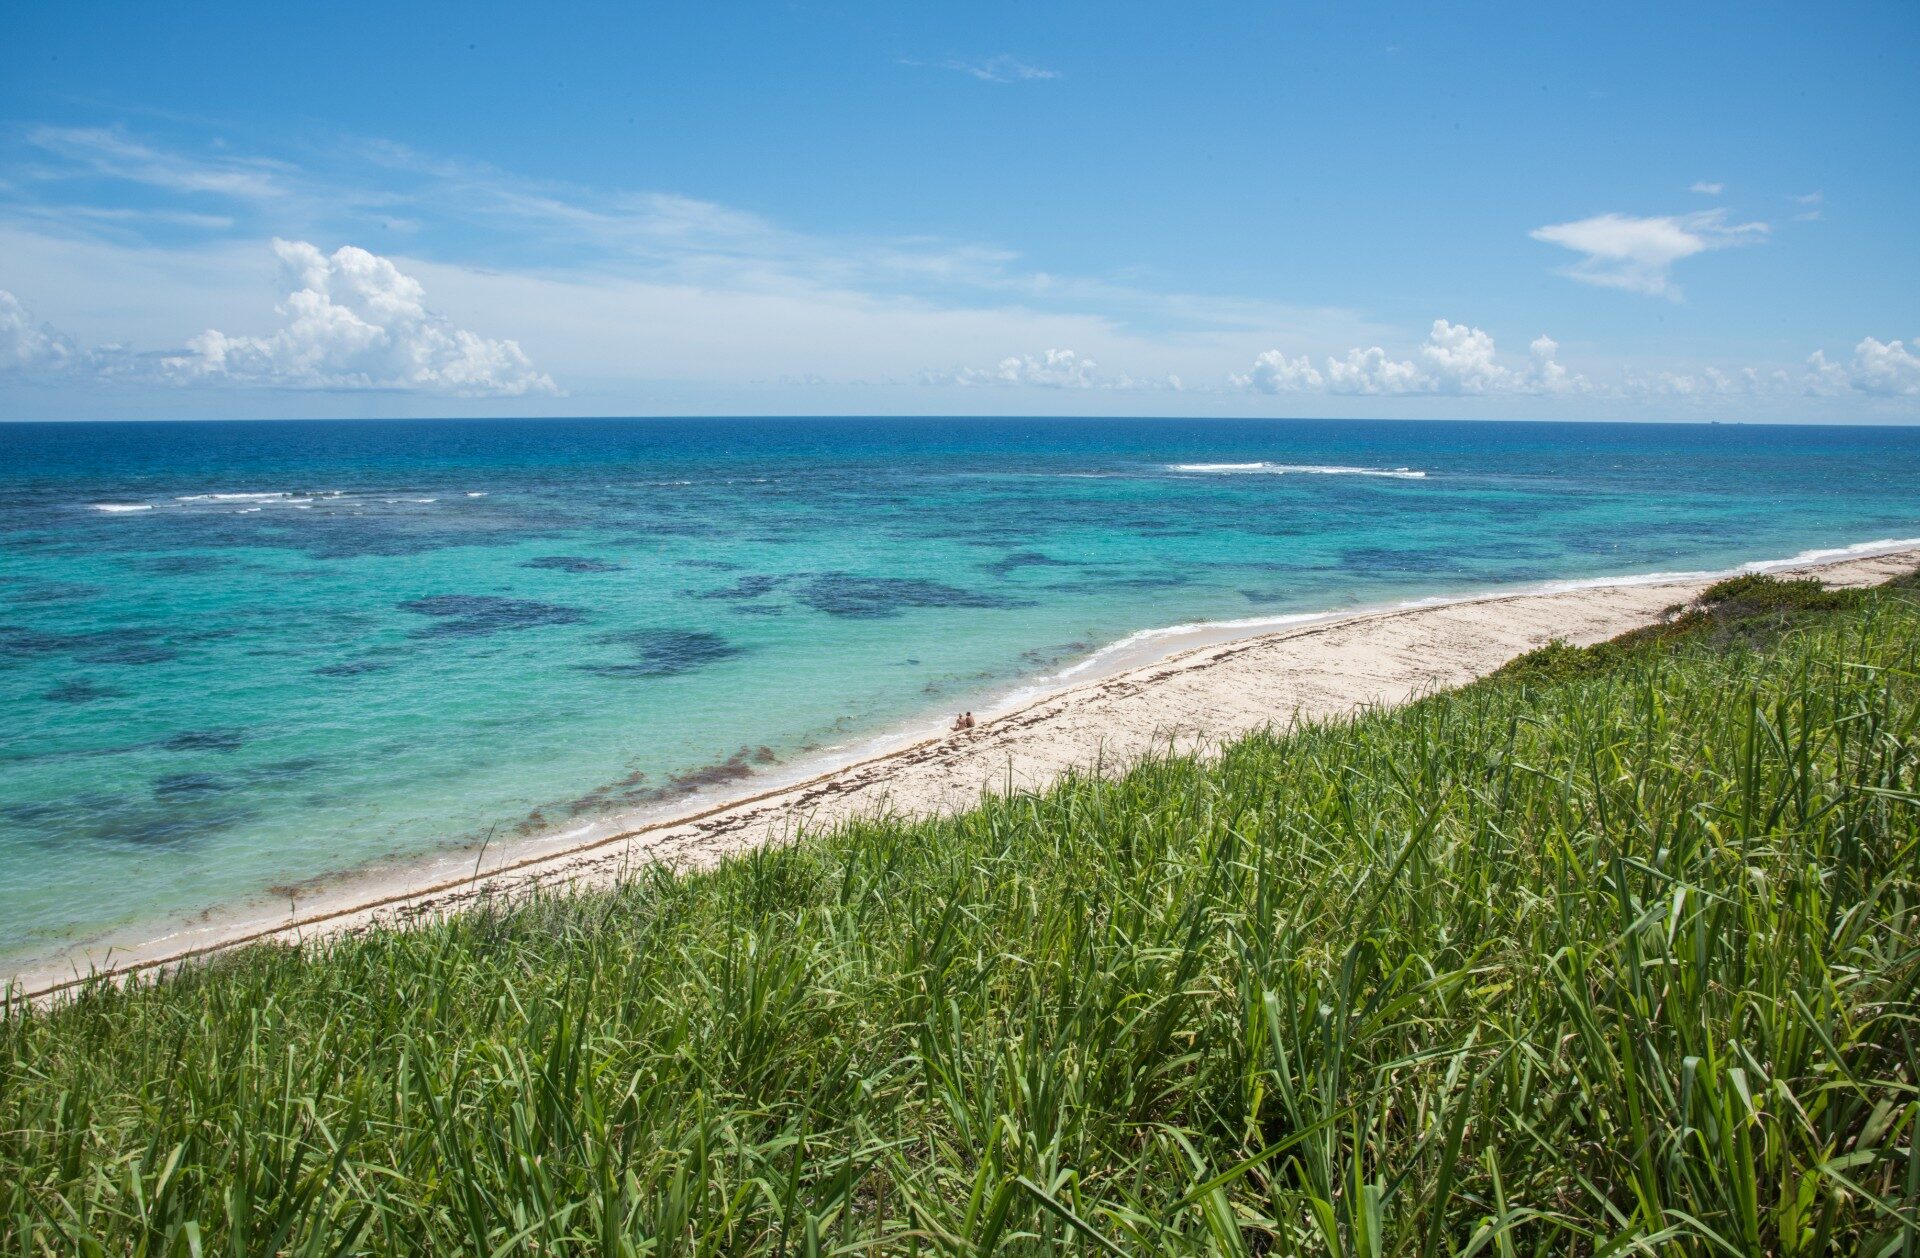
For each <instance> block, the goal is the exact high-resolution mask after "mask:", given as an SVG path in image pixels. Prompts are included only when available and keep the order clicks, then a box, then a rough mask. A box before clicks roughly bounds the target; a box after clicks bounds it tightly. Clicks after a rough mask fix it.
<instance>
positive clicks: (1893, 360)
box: [1622, 336, 1920, 399]
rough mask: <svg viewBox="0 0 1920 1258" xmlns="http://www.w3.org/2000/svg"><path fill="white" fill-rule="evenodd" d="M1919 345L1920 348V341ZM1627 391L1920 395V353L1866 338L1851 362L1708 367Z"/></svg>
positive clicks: (1822, 356)
mask: <svg viewBox="0 0 1920 1258" xmlns="http://www.w3.org/2000/svg"><path fill="white" fill-rule="evenodd" d="M1915 347H1916V348H1920V339H1916V341H1915ZM1622 391H1623V392H1625V393H1627V394H1630V395H1632V394H1652V395H1658V396H1665V397H1680V398H1701V399H1711V398H1737V397H1858V396H1865V397H1873V398H1911V397H1920V354H1916V353H1915V352H1914V351H1913V350H1912V349H1909V348H1908V347H1907V345H1906V344H1904V343H1903V342H1901V341H1897V340H1895V341H1882V340H1879V339H1878V338H1876V337H1871V336H1869V337H1864V338H1862V339H1861V341H1860V343H1859V344H1857V345H1855V346H1854V347H1853V354H1852V356H1851V357H1850V358H1847V359H1843V360H1840V361H1835V360H1834V359H1831V358H1828V357H1827V354H1826V351H1825V350H1815V351H1814V352H1813V353H1812V354H1810V355H1808V356H1807V361H1806V365H1805V367H1804V368H1803V369H1801V370H1799V371H1792V370H1788V369H1786V368H1773V369H1772V370H1765V369H1761V368H1756V367H1736V368H1730V369H1729V368H1721V367H1704V368H1701V369H1700V370H1698V371H1681V372H1672V371H1663V372H1659V373H1658V374H1655V375H1651V376H1646V375H1629V376H1628V377H1627V378H1626V380H1625V383H1624V386H1623V390H1622Z"/></svg>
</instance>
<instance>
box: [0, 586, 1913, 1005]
mask: <svg viewBox="0 0 1920 1258" xmlns="http://www.w3.org/2000/svg"><path fill="white" fill-rule="evenodd" d="M1917 565H1920V550H1917V549H1906V550H1897V551H1892V552H1889V553H1884V554H1876V555H1870V556H1849V557H1844V558H1838V559H1834V560H1832V561H1828V562H1824V563H1818V564H1804V565H1798V566H1794V567H1784V568H1783V567H1773V568H1772V570H1774V571H1776V572H1779V573H1780V574H1781V575H1811V576H1818V577H1819V578H1820V579H1822V580H1823V581H1825V582H1827V583H1828V584H1830V585H1836V586H1865V585H1873V584H1878V583H1879V582H1882V581H1885V580H1887V579H1888V578H1890V577H1893V576H1897V575H1899V574H1900V573H1903V572H1908V571H1912V570H1913V569H1914V568H1915V567H1916V566H1917ZM1715 579H1716V578H1715V577H1714V576H1708V575H1691V576H1681V577H1674V578H1671V579H1669V578H1649V579H1636V580H1633V581H1631V582H1630V583H1620V584H1611V585H1597V586H1591V587H1585V588H1573V589H1561V590H1548V591H1545V592H1534V593H1516V594H1500V595H1491V596H1487V597H1482V598H1472V599H1464V600H1459V601H1454V602H1447V603H1440V604H1436V605H1430V606H1415V607H1406V608H1399V609H1394V610H1388V611H1378V612H1369V613H1359V614H1354V615H1347V616H1335V617H1327V618H1322V619H1317V620H1314V621H1313V622H1311V623H1306V624H1299V625H1294V626H1290V627H1287V628H1283V629H1280V630H1278V631H1269V632H1251V633H1250V635H1243V636H1239V637H1234V638H1231V639H1229V640H1227V641H1216V640H1212V639H1214V638H1216V637H1217V636H1218V634H1219V633H1220V630H1219V629H1218V628H1212V629H1210V628H1208V627H1205V626H1199V627H1195V628H1194V630H1193V632H1192V634H1191V635H1190V636H1187V637H1185V638H1184V639H1183V638H1182V637H1180V636H1178V635H1175V636H1170V637H1163V638H1158V639H1156V640H1155V646H1156V647H1157V649H1159V650H1162V651H1167V652H1170V653H1167V654H1164V655H1163V656H1162V657H1161V658H1158V659H1154V660H1153V661H1152V662H1149V663H1145V664H1139V665H1136V666H1133V667H1129V668H1125V669H1124V670H1123V671H1117V672H1113V673H1110V674H1108V675H1105V676H1099V677H1095V678H1092V679H1090V680H1086V681H1082V682H1078V683H1077V684H1071V685H1067V686H1064V687H1062V688H1060V689H1056V690H1053V691H1051V692H1049V693H1045V694H1042V695H1039V696H1038V697H1033V698H1030V699H1027V700H1025V701H1022V702H1019V703H1018V704H1016V705H1015V706H1012V707H1011V708H1010V709H1009V710H1005V711H1002V712H999V713H990V714H977V715H979V716H980V720H979V723H978V725H977V726H976V727H975V728H974V729H972V730H968V731H965V732H961V733H948V734H943V735H939V736H935V737H925V738H919V739H915V740H910V741H905V742H902V743H900V744H898V745H894V746H892V747H888V748H886V749H884V750H881V751H879V752H878V753H877V754H874V755H872V756H869V757H867V758H865V759H861V760H857V761H855V762H853V763H851V764H845V765H841V766H838V767H835V768H833V769H831V770H830V771H827V772H823V773H820V774H817V775H815V776H812V777H808V778H806V779H804V780H801V781H798V782H794V783H791V784H785V785H780V786H776V787H771V788H769V789H763V790H761V791H759V792H758V793H755V794H751V795H745V796H744V797H738V798H733V799H730V800H725V801H720V802H716V803H713V804H711V805H710V806H707V807H704V808H700V809H698V810H697V811H692V812H684V811H683V812H682V814H681V815H679V816H675V817H669V818H665V819H662V820H659V821H656V822H653V823H650V824H647V825H643V826H636V827H633V828H630V829H625V830H622V831H619V832H617V833H614V834H610V835H603V836H598V837H594V838H592V839H590V840H588V841H585V842H579V841H575V842H572V843H571V844H568V843H566V842H564V841H562V842H556V841H554V840H548V841H546V842H545V843H537V842H536V843H524V844H516V845H514V846H510V847H502V848H499V849H495V850H489V851H483V852H482V853H481V855H480V858H479V859H476V858H475V857H474V856H473V855H472V854H470V853H469V854H467V855H465V856H461V855H458V854H455V855H453V856H450V857H447V858H443V859H439V860H435V861H433V862H429V863H425V864H420V865H413V866H408V867H404V868H400V869H388V870H374V871H369V872H367V873H365V874H361V875H353V876H349V877H346V878H342V879H340V880H338V881H336V882H334V883H332V884H330V885H327V886H322V887H318V888H312V889H309V890H307V891H306V892H304V893H303V894H300V895H298V896H296V898H295V899H294V902H293V904H292V906H291V908H289V906H287V905H285V904H282V905H281V906H279V907H278V908H267V909H262V908H255V909H252V910H237V911H232V912H228V911H224V910H217V909H216V910H210V911H209V913H208V914H207V916H206V917H205V919H204V920H203V921H201V922H199V923H196V924H194V925H193V926H191V927H189V928H185V929H176V930H173V931H170V932H169V933H167V934H166V935H164V936H160V937H156V938H152V939H148V940H145V941H139V942H135V943H133V944H132V945H128V944H127V943H126V942H125V941H124V940H123V941H117V942H115V943H114V944H113V945H112V946H111V947H109V946H107V945H105V944H100V945H94V946H90V947H85V948H77V949H75V950H74V951H73V952H72V953H70V954H69V955H67V956H66V957H63V958H61V959H59V960H57V961H55V962H51V963H48V964H45V965H42V966H38V967H35V968H34V969H30V970H28V971H26V972H24V973H22V974H20V975H19V976H18V981H19V982H20V984H21V987H22V989H23V990H24V991H25V992H26V993H28V994H30V995H34V996H48V995H53V994H55V993H57V992H59V991H61V990H63V989H65V988H68V987H71V986H73V985H74V984H75V983H76V982H77V981H78V979H77V977H76V976H78V975H84V974H86V973H88V972H89V971H97V972H111V973H116V974H121V975H126V974H135V973H145V972H151V971H153V970H156V969H164V968H167V967H169V966H174V965H178V964H180V963H182V962H184V961H188V960H191V959H193V958H195V957H201V956H206V955H209V954H211V953H214V952H218V951H221V950H223V949H227V948H232V947H236V946H239V945H242V944H245V943H249V942H254V941H260V940H275V941H279V942H292V941H301V940H307V941H311V940H316V939H324V938H328V937H332V936H337V935H341V934H347V933H352V932H356V931H363V930H366V929H369V928H371V927H374V926H380V925H404V924H406V923H409V922H415V921H420V920H423V919H429V918H432V917H434V916H437V915H441V914H445V913H449V912H456V911H458V910H459V909H461V908H462V907H464V906H467V905H469V904H472V903H473V902H475V901H476V900H478V899H481V898H483V897H495V898H500V897H504V898H507V899H512V898H513V897H516V896H521V895H525V894H527V893H529V892H532V891H534V890H536V889H542V888H546V889H554V888H582V889H585V888H592V887H599V886H606V885H609V884H611V883H613V882H616V881H617V880H618V879H619V878H620V877H622V876H623V874H625V873H627V872H629V871H631V870H632V869H633V868H634V867H636V866H637V865H640V864H643V863H647V862H665V863H668V864H670V865H673V866H675V867H678V868H697V867H700V866H705V865H711V864H713V863H715V862H717V861H719V860H721V859H723V858H725V857H727V856H729V855H731V854H734V853H737V852H741V851H744V850H746V849H748V848H751V847H754V846H757V845H760V844H763V843H768V842H778V841H783V840H786V839H789V838H791V837H792V836H794V835H795V834H797V833H799V832H801V831H802V830H805V829H814V830H819V829H823V828H829V827H832V826H834V825H836V824H838V823H840V822H843V821H845V820H848V819H850V818H854V817H868V816H879V815H893V816H901V817H923V816H928V815H933V814H938V813H942V812H948V811H953V810H956V809H962V808H966V807H968V806H970V805H971V804H973V803H974V802H975V801H977V800H978V799H979V798H980V797H981V795H982V793H983V792H1005V791H1010V790H1011V791H1021V790H1033V789H1039V788H1042V787H1044V786H1046V785H1047V784H1048V783H1050V782H1052V781H1053V780H1055V779H1056V778H1058V777H1059V776H1060V775H1061V774H1062V773H1063V772H1065V771H1067V770H1069V769H1076V768H1089V767H1093V766H1095V765H1098V766H1101V767H1102V768H1104V769H1107V770H1114V769H1117V768H1119V767H1123V766H1124V765H1126V764H1127V763H1129V762H1131V761H1132V760H1134V759H1137V758H1138V757H1139V756H1140V755H1142V754H1143V753H1145V752H1148V751H1150V750H1156V749H1157V750H1166V749H1168V748H1169V747H1171V748H1173V749H1175V750H1179V751H1198V752H1201V753H1205V752H1206V751H1207V750H1208V749H1209V748H1211V747H1215V746H1217V745H1219V744H1220V743H1222V742H1226V741H1230V740H1232V739H1234V738H1236V737H1238V736H1240V735H1242V734H1245V733H1248V732H1249V731H1252V730H1254V729H1258V728H1261V727H1263V726H1275V727H1284V726H1286V725H1287V724H1289V723H1290V722H1292V721H1294V720H1296V719H1302V718H1315V717H1330V716H1339V715H1343V714H1346V713H1350V712H1353V711H1354V710H1356V709H1359V708H1364V707H1369V706H1375V705H1384V704H1396V703H1402V702H1405V701H1406V700H1407V699H1409V698H1412V697H1414V696H1416V695H1419V694H1422V693H1425V692H1428V691H1431V690H1436V689H1442V688H1445V687H1448V686H1455V685H1459V684H1461V683H1463V682H1467V681H1470V680H1472V679H1473V678H1475V677H1479V676H1483V675H1485V674H1486V673H1488V672H1491V671H1492V670H1493V669H1495V668H1498V667H1499V666H1500V665H1501V664H1503V663H1505V662H1506V661H1507V660H1509V659H1512V658H1513V657H1514V656H1515V655H1518V654H1520V653H1522V652H1524V651H1528V650H1531V649H1533V648H1535V647H1538V646H1541V645H1544V644H1545V643H1546V642H1547V641H1549V640H1550V639H1553V638H1563V639H1566V640H1567V641H1570V642H1574V643H1578V644H1583V645H1584V644H1588V643H1592V642H1598V641H1601V640H1603V639H1606V638H1610V637H1613V636H1615V635H1616V634H1620V633H1623V632H1625V631H1627V630H1629V629H1633V628H1636V627H1638V626H1641V625H1645V624H1649V623H1652V622H1653V621H1655V620H1657V619H1659V618H1660V616H1661V614H1662V613H1663V612H1665V611H1666V610H1668V609H1670V608H1672V607H1674V606H1675V605H1676V604H1682V603H1686V602H1689V601H1691V600H1693V599H1694V598H1696V597H1697V596H1698V595H1699V593H1700V591H1701V590H1702V589H1704V588H1705V587H1706V586H1707V585H1709V584H1711V583H1712V581H1713V580H1715ZM1196 642H1199V643H1200V644H1199V645H1195V643H1196Z"/></svg>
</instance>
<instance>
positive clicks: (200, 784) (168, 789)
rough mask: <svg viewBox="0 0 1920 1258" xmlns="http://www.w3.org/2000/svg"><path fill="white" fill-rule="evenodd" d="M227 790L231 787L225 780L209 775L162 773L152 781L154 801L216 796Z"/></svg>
mask: <svg viewBox="0 0 1920 1258" xmlns="http://www.w3.org/2000/svg"><path fill="white" fill-rule="evenodd" d="M229 789H231V786H230V784H229V783H228V782H227V781H226V779H224V778H220V777H216V776H214V775H213V774H211V773H163V774H161V775H160V776H159V777H157V778H155V779H154V780H153V794H154V797H155V798H156V799H168V798H172V797H175V796H180V795H217V794H219V793H220V792H222V791H225V790H229Z"/></svg>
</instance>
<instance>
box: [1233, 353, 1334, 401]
mask: <svg viewBox="0 0 1920 1258" xmlns="http://www.w3.org/2000/svg"><path fill="white" fill-rule="evenodd" d="M1228 382H1229V383H1231V384H1232V385H1233V386H1234V387H1235V388H1236V389H1252V390H1253V391H1254V392H1256V393H1307V392H1314V391H1317V390H1319V389H1320V388H1322V387H1323V386H1325V384H1326V377H1324V376H1322V375H1321V374H1320V373H1319V371H1318V370H1316V369H1315V368H1314V365H1313V360H1312V359H1310V358H1308V357H1307V356H1306V355H1305V354H1302V355H1300V357H1298V358H1288V357H1287V356H1286V355H1285V354H1283V353H1281V352H1280V351H1279V350H1277V349H1270V350H1268V351H1267V352H1266V353H1264V354H1262V355H1260V356H1259V357H1258V358H1256V359H1254V360H1253V370H1251V371H1249V372H1247V373H1246V374H1245V375H1243V376H1230V377H1228Z"/></svg>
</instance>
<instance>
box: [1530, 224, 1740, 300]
mask: <svg viewBox="0 0 1920 1258" xmlns="http://www.w3.org/2000/svg"><path fill="white" fill-rule="evenodd" d="M1768 230H1769V228H1768V227H1767V225H1766V224H1765V223H1728V222H1727V212H1726V211H1725V210H1720V209H1716V210H1700V211H1698V212H1696V213H1693V214H1673V215H1664V216H1660V217H1655V218H1635V217H1634V216H1632V215H1629V214H1597V215H1595V216H1593V217H1592V218H1583V219H1578V220H1576V221H1574V222H1571V223H1557V224H1553V225H1550V226H1547V227H1540V228H1536V229H1535V230H1534V231H1533V232H1532V233H1531V234H1532V236H1533V238H1534V239H1535V240H1539V241H1544V242H1546V243H1547V244H1552V245H1560V246H1562V247H1564V248H1567V249H1571V250H1573V251H1574V252H1575V253H1580V254H1584V255H1586V256H1585V257H1583V258H1582V259H1581V260H1580V261H1578V262H1576V263H1574V264H1573V265H1572V266H1570V267H1567V268H1565V269H1564V270H1562V271H1561V272H1560V273H1561V274H1562V275H1565V276H1566V277H1567V278H1569V279H1573V280H1578V281H1580V282H1581V283H1582V284H1594V285H1598V286H1599V287H1601V288H1619V289H1625V290H1626V291H1627V292H1630V293H1646V294H1649V295H1651V296H1656V297H1669V298H1672V299H1673V300H1675V301H1678V300H1679V299H1680V289H1679V286H1678V285H1676V284H1674V282H1673V265H1674V263H1676V262H1679V261H1680V260H1681V259H1683V258H1690V257H1692V256H1693V255H1695V254H1697V253H1705V252H1707V251H1708V250H1710V249H1725V248H1729V247H1731V246H1734V245H1750V244H1757V243H1759V242H1760V241H1762V240H1764V239H1766V237H1767V233H1768Z"/></svg>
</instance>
